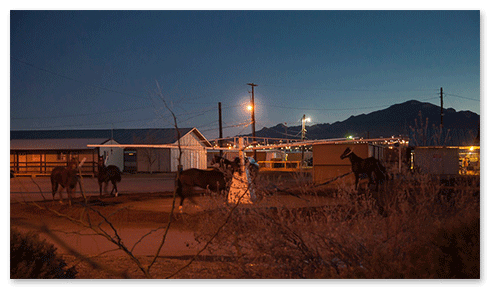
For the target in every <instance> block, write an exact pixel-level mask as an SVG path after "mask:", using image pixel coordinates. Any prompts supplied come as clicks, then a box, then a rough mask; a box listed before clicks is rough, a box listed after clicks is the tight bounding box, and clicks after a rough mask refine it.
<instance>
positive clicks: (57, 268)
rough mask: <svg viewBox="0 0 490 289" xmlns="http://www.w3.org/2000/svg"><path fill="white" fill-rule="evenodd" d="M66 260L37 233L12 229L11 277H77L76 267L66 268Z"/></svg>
mask: <svg viewBox="0 0 490 289" xmlns="http://www.w3.org/2000/svg"><path fill="white" fill-rule="evenodd" d="M66 266H67V264H66V263H65V261H64V260H63V259H62V258H61V257H59V256H57V255H56V248H55V247H54V246H53V245H52V244H48V243H46V241H45V240H42V241H41V240H40V239H39V236H38V235H37V234H34V233H32V232H29V233H27V234H23V233H20V232H19V231H17V230H15V229H13V228H11V229H10V278H11V279H60V278H68V279H71V278H75V275H76V274H77V271H76V270H75V268H74V267H70V268H68V269H66Z"/></svg>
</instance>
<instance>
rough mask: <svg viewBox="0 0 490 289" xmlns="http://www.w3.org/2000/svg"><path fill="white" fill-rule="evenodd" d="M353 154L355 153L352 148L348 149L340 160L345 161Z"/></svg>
mask: <svg viewBox="0 0 490 289" xmlns="http://www.w3.org/2000/svg"><path fill="white" fill-rule="evenodd" d="M352 153H353V151H352V150H351V149H350V148H346V149H345V151H344V152H343V153H342V155H341V156H340V159H341V160H343V159H345V158H346V157H348V156H349V155H350V154H352Z"/></svg>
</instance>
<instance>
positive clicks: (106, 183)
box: [104, 181, 109, 195]
mask: <svg viewBox="0 0 490 289" xmlns="http://www.w3.org/2000/svg"><path fill="white" fill-rule="evenodd" d="M107 186H109V181H107V182H104V194H106V195H107Z"/></svg>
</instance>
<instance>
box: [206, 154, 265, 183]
mask: <svg viewBox="0 0 490 289" xmlns="http://www.w3.org/2000/svg"><path fill="white" fill-rule="evenodd" d="M215 164H219V168H220V169H221V170H222V171H225V172H226V173H231V175H233V173H235V172H239V173H241V169H240V158H239V157H236V158H235V159H234V160H233V161H230V160H228V159H225V158H223V157H221V156H218V155H215V156H214V158H213V160H212V161H211V165H215ZM245 167H247V168H248V171H249V173H250V177H251V179H252V180H254V179H255V177H256V176H257V174H258V173H259V164H258V163H257V162H256V161H255V160H254V159H253V158H251V157H245Z"/></svg>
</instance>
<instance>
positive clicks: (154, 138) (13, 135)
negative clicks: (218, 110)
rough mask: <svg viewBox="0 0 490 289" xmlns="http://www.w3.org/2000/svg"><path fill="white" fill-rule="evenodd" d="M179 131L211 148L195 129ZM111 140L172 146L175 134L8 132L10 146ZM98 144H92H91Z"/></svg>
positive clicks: (148, 131)
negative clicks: (14, 143) (14, 142)
mask: <svg viewBox="0 0 490 289" xmlns="http://www.w3.org/2000/svg"><path fill="white" fill-rule="evenodd" d="M179 131H180V134H181V136H184V135H186V134H188V133H190V132H193V133H195V134H196V135H197V137H198V138H199V139H200V140H201V141H202V142H203V144H204V145H205V146H211V145H210V144H209V142H208V141H207V140H206V138H205V137H204V136H203V135H202V134H201V133H200V132H199V131H198V130H197V129H196V128H180V129H179ZM111 138H112V139H114V140H115V141H116V142H117V143H119V144H173V143H175V142H176V141H177V132H176V130H175V129H174V128H147V129H114V130H111V129H90V130H19V131H10V140H11V141H10V143H11V146H12V140H55V139H57V140H60V139H63V140H68V139H72V140H73V139H104V140H109V139H111ZM100 143H101V142H92V144H100ZM11 148H12V147H11Z"/></svg>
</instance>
